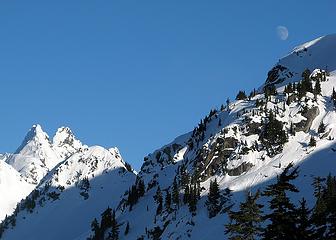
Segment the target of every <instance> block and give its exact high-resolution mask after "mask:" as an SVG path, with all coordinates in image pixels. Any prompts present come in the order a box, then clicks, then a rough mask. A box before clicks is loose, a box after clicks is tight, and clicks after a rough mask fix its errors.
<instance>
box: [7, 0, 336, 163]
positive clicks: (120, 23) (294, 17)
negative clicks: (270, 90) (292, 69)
mask: <svg viewBox="0 0 336 240" xmlns="http://www.w3.org/2000/svg"><path fill="white" fill-rule="evenodd" d="M335 7H336V3H335V1H334V0H333V1H319V2H318V4H317V3H316V1H303V0H302V1H292V0H286V1H269V0H267V1H266V0H264V1H247V0H246V1H223V0H218V1H215V0H214V1H204V0H202V1H198V0H186V1H181V0H176V1H173V0H169V1H158V0H152V1H147V0H144V1H128V0H125V1H124V0H122V1H121V0H119V1H118V0H113V1H112V0H111V1H100V0H97V1H88V0H80V1H69V0H67V1H34V0H32V1H15V0H13V1H12V0H10V1H9V0H4V1H1V2H0V83H1V85H0V91H1V93H0V109H1V112H0V117H1V124H0V133H1V137H0V151H1V152H13V151H15V149H16V148H17V147H18V146H19V145H20V143H21V141H22V140H23V137H24V135H25V133H26V132H27V130H28V129H29V128H30V127H31V125H33V124H34V123H39V124H41V125H42V127H43V128H44V130H45V131H46V132H47V133H48V134H49V135H50V136H52V135H53V134H54V132H55V131H56V129H57V128H58V127H59V126H63V125H66V126H69V127H70V128H71V129H72V130H73V131H74V132H75V134H76V136H77V137H78V138H79V139H80V140H82V142H84V143H86V144H88V145H102V146H104V147H112V146H117V147H118V148H119V149H120V151H121V153H122V155H123V157H124V158H125V160H126V161H128V162H130V163H131V164H133V166H134V167H135V168H136V169H139V168H140V166H141V164H142V161H143V157H144V156H145V155H147V154H148V153H150V152H152V151H153V150H155V149H156V148H159V147H161V146H162V145H164V144H167V143H169V142H170V141H171V140H173V139H174V138H175V137H177V136H178V135H180V134H183V133H185V132H188V131H190V130H192V129H193V127H194V126H195V125H196V124H197V123H198V122H199V120H200V119H201V118H202V117H204V115H205V114H207V113H208V112H209V110H210V108H212V107H218V106H220V104H221V103H224V102H225V100H226V98H227V97H230V98H233V97H234V96H235V94H236V92H237V91H238V90H239V89H245V90H247V91H250V90H251V89H253V88H254V87H258V86H260V85H261V84H262V83H263V81H264V80H265V78H266V75H267V72H268V70H269V69H270V68H271V67H272V66H273V65H274V64H275V63H276V62H277V60H278V59H279V58H280V57H281V56H283V55H285V54H286V53H288V52H289V51H290V50H291V49H292V48H293V47H294V46H295V45H297V44H300V43H303V42H305V41H308V40H311V39H314V38H316V37H319V36H321V35H325V34H329V33H334V32H336V31H335V17H334V9H335ZM279 25H282V26H286V27H287V28H288V30H289V37H288V39H287V40H285V41H284V40H281V39H280V38H279V37H278V35H277V32H276V29H277V26H279Z"/></svg>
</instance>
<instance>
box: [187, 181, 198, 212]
mask: <svg viewBox="0 0 336 240" xmlns="http://www.w3.org/2000/svg"><path fill="white" fill-rule="evenodd" d="M189 189H190V195H189V202H188V206H189V211H190V212H191V213H192V215H193V216H195V215H196V209H197V200H198V199H197V189H196V187H195V186H194V187H193V186H190V188H189Z"/></svg>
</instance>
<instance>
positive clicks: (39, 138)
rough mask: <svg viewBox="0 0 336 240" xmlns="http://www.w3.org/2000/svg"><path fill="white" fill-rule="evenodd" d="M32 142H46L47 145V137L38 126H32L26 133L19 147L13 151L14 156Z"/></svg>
mask: <svg viewBox="0 0 336 240" xmlns="http://www.w3.org/2000/svg"><path fill="white" fill-rule="evenodd" d="M32 140H34V141H36V142H40V143H42V142H44V143H45V142H47V143H49V136H48V134H47V133H45V132H44V131H43V129H42V127H41V125H39V124H34V125H33V126H32V127H31V128H30V129H29V131H28V132H27V134H26V136H25V138H24V140H23V141H22V143H21V145H20V147H19V148H18V149H17V150H16V151H15V154H18V153H20V152H21V151H22V149H23V148H24V147H25V146H26V145H27V144H28V143H29V142H31V141H32Z"/></svg>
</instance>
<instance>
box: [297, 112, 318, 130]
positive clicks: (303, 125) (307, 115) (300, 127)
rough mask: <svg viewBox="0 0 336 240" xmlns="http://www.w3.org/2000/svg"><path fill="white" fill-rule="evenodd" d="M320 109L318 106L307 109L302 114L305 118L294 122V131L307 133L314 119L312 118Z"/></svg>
mask: <svg viewBox="0 0 336 240" xmlns="http://www.w3.org/2000/svg"><path fill="white" fill-rule="evenodd" d="M319 113H320V111H319V109H318V107H312V108H310V109H308V110H307V111H306V112H304V113H303V114H302V116H304V117H305V118H306V120H302V121H301V122H299V123H297V124H295V130H296V131H298V132H299V131H304V132H305V133H307V132H308V131H309V129H310V127H311V125H312V123H313V121H314V119H315V118H316V117H317V116H318V115H319Z"/></svg>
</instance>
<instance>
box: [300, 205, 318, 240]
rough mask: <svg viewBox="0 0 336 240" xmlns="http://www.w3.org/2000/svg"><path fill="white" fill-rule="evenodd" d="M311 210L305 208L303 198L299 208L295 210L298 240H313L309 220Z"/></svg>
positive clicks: (312, 231)
mask: <svg viewBox="0 0 336 240" xmlns="http://www.w3.org/2000/svg"><path fill="white" fill-rule="evenodd" d="M310 213H311V210H309V209H308V207H307V202H306V200H305V199H304V198H303V199H302V200H301V201H300V206H299V208H298V209H297V213H296V214H297V220H296V222H297V235H296V238H297V239H298V240H311V239H314V238H313V236H314V230H313V228H312V222H311V219H310Z"/></svg>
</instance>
